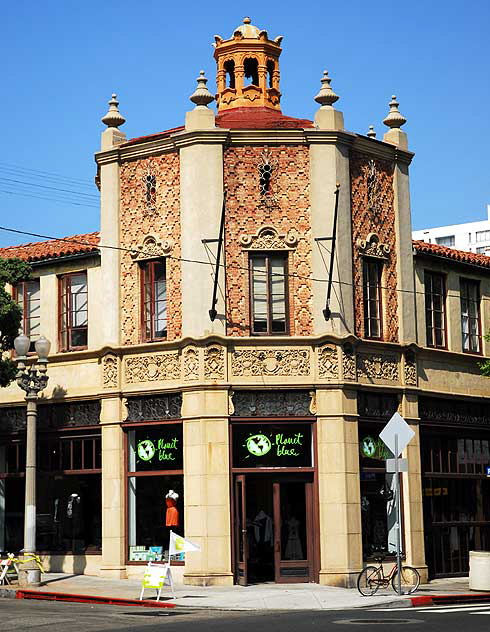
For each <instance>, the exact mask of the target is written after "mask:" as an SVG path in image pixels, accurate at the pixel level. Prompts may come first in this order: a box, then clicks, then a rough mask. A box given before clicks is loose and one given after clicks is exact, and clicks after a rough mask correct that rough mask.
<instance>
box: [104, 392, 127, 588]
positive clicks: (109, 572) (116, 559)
mask: <svg viewBox="0 0 490 632" xmlns="http://www.w3.org/2000/svg"><path fill="white" fill-rule="evenodd" d="M100 420H101V421H100V423H101V430H102V565H101V568H100V574H101V576H102V577H109V578H117V579H126V577H127V575H126V550H125V532H124V525H125V519H124V511H125V503H124V497H125V482H126V477H125V472H124V432H123V430H122V428H121V425H120V424H121V401H120V399H119V398H117V397H111V398H107V399H103V400H102V410H101V414H100Z"/></svg>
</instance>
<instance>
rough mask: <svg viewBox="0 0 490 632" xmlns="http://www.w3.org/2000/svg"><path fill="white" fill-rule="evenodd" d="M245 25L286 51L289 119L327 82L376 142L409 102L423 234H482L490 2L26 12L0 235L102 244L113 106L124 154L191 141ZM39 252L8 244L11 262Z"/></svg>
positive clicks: (6, 33) (489, 119)
mask: <svg viewBox="0 0 490 632" xmlns="http://www.w3.org/2000/svg"><path fill="white" fill-rule="evenodd" d="M246 15H250V16H251V18H252V22H253V23H254V24H255V25H257V26H259V27H260V28H265V29H267V30H268V32H269V35H270V36H273V37H275V36H276V35H284V40H283V53H282V56H281V91H282V93H283V97H282V110H283V112H284V113H285V114H288V115H291V116H298V117H302V118H312V117H313V116H314V112H315V109H316V107H317V104H316V103H315V102H314V100H313V97H314V95H315V94H316V93H317V91H318V89H319V86H320V77H321V75H322V71H323V69H324V68H326V69H328V70H329V73H330V75H331V77H332V87H333V88H334V90H335V92H336V93H337V94H339V95H340V97H341V98H340V100H339V101H338V102H337V104H336V106H337V107H338V109H341V110H342V111H343V112H344V117H345V123H346V128H347V129H349V130H351V131H354V132H360V133H363V134H364V133H366V131H367V128H368V125H369V124H374V125H375V127H376V130H377V132H378V138H379V137H381V136H382V134H383V131H384V129H386V128H384V126H383V124H382V120H383V118H384V117H385V115H386V114H387V112H388V102H389V100H390V97H391V95H392V94H396V95H397V97H398V99H399V101H400V111H401V112H402V113H403V114H404V115H405V116H406V118H407V119H408V123H407V124H406V125H405V127H404V129H405V131H406V132H407V133H408V136H409V145H410V149H411V150H412V151H414V152H415V153H416V156H415V159H414V162H413V163H412V167H411V195H412V218H413V228H414V229H416V228H422V227H426V226H433V225H438V224H453V223H458V222H463V221H476V220H479V219H484V218H485V216H486V204H487V203H490V177H489V171H490V170H489V151H488V145H489V144H490V116H489V113H488V107H489V106H488V104H489V103H490V88H489V79H488V77H489V70H488V69H489V62H490V59H489V57H490V56H489V38H488V31H489V26H490V3H489V2H488V0H466V2H461V1H457V0H446V1H442V0H432V2H427V0H426V1H422V0H412V1H411V2H409V3H402V2H393V1H391V2H381V1H378V0H373V1H371V2H367V1H361V0H351V1H350V2H345V3H340V2H329V1H324V2H312V1H310V0H303V1H302V2H292V1H290V0H283V1H282V2H276V1H274V0H269V2H267V3H264V2H256V1H250V2H233V3H209V2H197V1H194V0H190V1H188V2H185V3H170V2H162V1H160V2H157V1H155V0H147V1H144V0H141V1H140V2H135V1H129V0H119V1H118V2H115V1H113V0H105V1H104V2H94V1H93V0H85V1H84V2H75V1H74V0H65V1H64V2H59V0H58V1H55V0H44V1H43V2H38V1H34V0H23V1H22V0H20V1H17V2H15V3H6V4H5V5H4V6H3V9H2V22H3V26H4V29H3V33H2V38H1V41H0V53H1V58H2V61H3V64H2V66H3V67H2V93H1V94H2V96H1V98H0V121H1V125H2V133H1V137H2V149H3V151H2V156H1V158H0V205H1V206H0V208H1V221H0V224H1V225H2V226H8V227H12V228H16V229H20V230H26V231H30V232H34V233H41V234H46V235H56V236H64V235H70V234H76V233H84V232H90V231H93V230H97V229H98V228H99V212H98V209H97V197H96V196H97V190H96V188H95V185H94V184H93V178H94V175H95V163H94V160H93V154H94V152H95V151H96V150H97V149H98V147H99V143H100V132H101V131H102V130H103V125H102V124H101V122H100V118H101V117H102V116H103V115H104V114H105V112H106V111H107V101H108V100H109V98H110V95H111V93H112V92H113V91H115V92H117V94H118V97H119V100H120V110H121V112H122V113H123V114H124V116H125V117H126V119H127V123H126V124H125V125H124V126H123V128H122V129H123V130H124V131H125V132H126V134H127V136H128V138H131V137H135V136H140V135H144V134H151V133H155V132H158V131H162V130H164V129H167V128H170V127H175V126H177V125H181V124H182V123H183V121H184V116H185V112H186V111H187V110H189V109H190V108H191V105H192V104H191V103H190V102H189V100H188V96H189V95H190V94H191V93H192V91H193V90H194V87H195V78H196V77H197V75H198V72H199V70H200V69H201V68H202V69H204V70H205V72H206V75H207V77H208V78H209V80H210V81H209V85H210V88H211V91H213V90H214V79H215V63H214V59H213V49H212V47H211V43H212V42H213V35H214V34H215V33H217V34H219V35H221V36H223V37H229V36H231V33H232V32H233V30H234V28H235V27H236V26H238V25H239V24H240V23H241V21H242V18H243V17H244V16H246ZM47 187H51V188H47ZM12 192H16V194H13V193H12ZM19 193H20V194H22V195H18V194H19ZM33 196H36V197H33ZM41 198H43V199H41ZM48 198H49V199H48ZM55 199H56V200H55ZM60 200H61V201H60ZM73 202H77V204H73ZM82 204H83V205H82ZM32 240H35V238H29V237H26V236H22V235H11V234H8V233H5V232H4V231H0V246H7V245H12V244H16V243H22V242H26V241H32Z"/></svg>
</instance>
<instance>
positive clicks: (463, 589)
mask: <svg viewBox="0 0 490 632" xmlns="http://www.w3.org/2000/svg"><path fill="white" fill-rule="evenodd" d="M43 580H44V585H43V586H41V587H40V588H39V591H41V592H43V591H44V592H58V593H70V594H76V595H91V596H98V597H113V598H114V597H115V598H122V599H139V595H140V591H141V582H140V581H139V580H137V579H129V580H117V579H106V578H101V577H92V576H89V575H66V574H60V573H46V574H45V575H43ZM3 588H7V589H9V588H11V589H12V588H15V587H14V586H11V587H8V586H7V587H3ZM469 592H470V591H469V588H468V579H467V578H466V579H465V578H458V579H457V580H455V579H450V580H447V579H446V580H436V581H433V582H431V583H430V584H427V585H422V586H421V587H420V588H419V590H418V591H417V592H416V593H415V595H416V596H423V595H436V594H456V593H460V594H462V593H469ZM0 594H1V593H0ZM11 594H12V593H11ZM155 595H156V593H155V591H152V590H146V591H145V593H144V597H145V599H154V598H155ZM175 595H176V599H173V598H172V594H171V591H170V589H169V588H167V587H165V589H164V590H163V591H162V597H161V601H165V602H168V603H172V604H176V605H177V606H179V607H184V608H186V607H188V608H191V607H192V608H200V609H203V608H208V609H209V608H211V609H217V610H230V611H233V610H238V611H239V610H245V611H247V610H251V611H253V610H289V611H293V610H339V609H345V608H366V607H372V606H378V605H379V606H382V605H386V604H391V605H396V604H398V605H410V602H409V601H408V600H407V597H406V596H398V595H397V594H396V593H395V592H394V591H393V590H392V589H391V587H390V588H387V589H385V590H380V591H378V592H377V593H376V595H374V596H372V597H363V596H362V595H360V594H359V592H358V591H357V589H355V588H351V589H346V588H335V587H331V586H320V585H318V584H275V583H267V584H257V585H252V586H247V587H243V586H226V587H218V586H208V587H200V586H183V585H177V586H176V587H175ZM12 596H13V594H12ZM1 601H3V600H1ZM1 629H2V628H1V626H0V630H1Z"/></svg>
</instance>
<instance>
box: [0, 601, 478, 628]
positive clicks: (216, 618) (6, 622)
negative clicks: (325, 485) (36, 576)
mask: <svg viewBox="0 0 490 632" xmlns="http://www.w3.org/2000/svg"><path fill="white" fill-rule="evenodd" d="M345 626H351V628H352V626H353V627H354V628H355V629H358V630H361V631H362V632H364V631H366V630H374V629H375V628H376V627H377V626H381V628H382V629H383V630H387V631H389V632H401V630H403V628H404V627H405V626H408V628H407V630H413V631H414V632H415V631H419V630H420V631H421V632H422V630H424V632H425V631H426V630H427V629H430V631H431V632H460V630H461V629H464V628H468V627H469V626H471V631H472V632H488V630H489V626H490V603H488V604H486V605H483V604H478V605H476V604H475V605H474V606H471V605H470V606H464V607H463V606H454V607H449V606H437V607H427V608H406V607H403V608H401V607H395V608H382V607H379V606H373V607H369V608H364V609H359V608H357V609H345V610H321V611H319V610H316V611H308V610H304V611H301V612H299V611H275V612H264V611H261V612H250V611H246V612H236V611H235V612H224V611H215V610H200V609H186V608H181V607H177V608H175V609H158V610H156V609H153V608H137V607H127V606H122V607H121V606H119V607H116V606H108V605H96V606H94V605H89V604H77V603H58V602H51V601H50V602H44V601H24V600H14V599H0V630H1V631H2V632H14V631H16V632H19V631H21V632H24V631H26V632H31V631H32V632H37V631H39V632H46V631H47V630H49V632H79V631H83V632H95V631H97V632H98V631H100V632H105V631H108V632H109V631H110V632H119V631H120V632H123V631H126V630H131V632H153V631H157V630H158V631H160V632H162V631H164V632H187V631H188V630H190V629H199V632H228V631H229V630H230V629H231V628H232V629H233V632H251V630H253V632H270V631H271V630H274V629H278V630H280V632H320V631H321V632H347V630H348V629H349V628H346V627H345Z"/></svg>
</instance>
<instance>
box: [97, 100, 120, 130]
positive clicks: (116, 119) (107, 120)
mask: <svg viewBox="0 0 490 632" xmlns="http://www.w3.org/2000/svg"><path fill="white" fill-rule="evenodd" d="M118 105H119V101H118V100H117V94H113V95H112V99H111V100H110V101H109V109H108V111H107V114H106V115H105V116H104V117H103V118H102V119H101V120H102V123H104V125H107V127H116V128H117V127H119V126H120V125H123V124H124V123H125V122H126V119H125V118H124V116H123V115H122V114H121V113H120V112H119V109H118V107H117V106H118Z"/></svg>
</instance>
